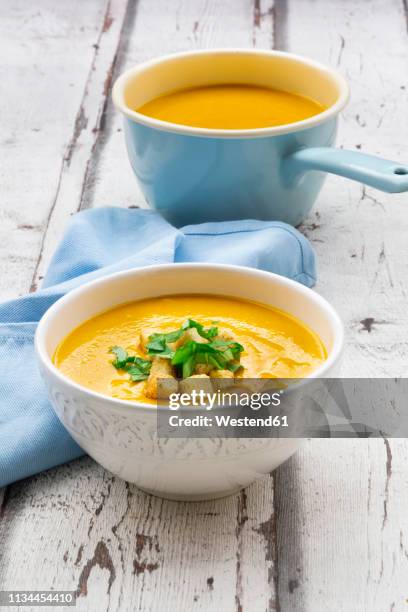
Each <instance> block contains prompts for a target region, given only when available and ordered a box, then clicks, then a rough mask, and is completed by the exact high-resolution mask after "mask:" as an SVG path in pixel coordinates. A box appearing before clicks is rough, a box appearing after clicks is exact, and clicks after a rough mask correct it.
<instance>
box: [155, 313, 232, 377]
mask: <svg viewBox="0 0 408 612" xmlns="http://www.w3.org/2000/svg"><path fill="white" fill-rule="evenodd" d="M192 328H194V329H196V330H197V332H198V333H199V335H200V336H201V337H202V338H204V339H205V340H208V341H209V342H196V341H195V340H188V341H187V342H185V343H184V344H183V345H182V346H180V347H178V348H177V349H176V350H175V351H174V350H172V348H171V347H169V346H168V345H169V344H171V343H173V342H176V341H177V340H179V338H181V337H182V335H183V333H184V332H185V331H187V330H188V329H192ZM216 336H218V327H208V328H205V327H204V326H203V325H201V323H198V322H197V321H194V320H193V319H188V320H187V321H186V322H185V323H183V325H182V326H181V328H180V329H178V330H176V331H174V332H170V333H168V334H152V335H151V336H150V338H149V342H148V343H147V346H146V348H147V352H148V354H149V355H155V356H157V357H163V358H166V359H171V363H172V365H174V366H176V369H177V374H178V375H179V377H182V378H187V376H191V375H192V374H193V373H194V370H195V367H196V365H198V364H205V365H209V366H210V367H211V368H212V369H216V370H231V372H236V371H237V370H239V368H240V367H241V365H240V364H239V360H240V355H241V353H242V351H243V350H244V347H243V346H242V345H241V344H239V343H238V342H230V341H228V340H223V339H221V338H219V339H217V340H216V339H215V338H216Z"/></svg>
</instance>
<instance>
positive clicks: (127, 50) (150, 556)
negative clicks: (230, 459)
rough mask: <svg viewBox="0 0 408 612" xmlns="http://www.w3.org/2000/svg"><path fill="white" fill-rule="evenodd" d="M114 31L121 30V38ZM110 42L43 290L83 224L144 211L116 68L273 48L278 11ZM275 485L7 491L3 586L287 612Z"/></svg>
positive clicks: (44, 486)
mask: <svg viewBox="0 0 408 612" xmlns="http://www.w3.org/2000/svg"><path fill="white" fill-rule="evenodd" d="M115 6H117V7H119V8H118V10H119V9H120V7H121V5H120V4H118V3H116V4H115ZM109 15H112V7H111V9H110V12H109ZM114 27H117V28H118V24H117V23H116V26H115V25H114V24H113V23H110V28H109V31H110V32H111V33H112V31H113V28H114ZM119 31H120V30H116V32H117V34H118V35H119ZM103 34H104V39H103V41H100V42H99V43H98V44H99V49H98V58H97V59H95V57H94V58H93V61H94V63H95V62H96V61H97V62H98V66H97V70H96V73H97V74H93V72H91V73H90V75H89V79H88V81H87V86H86V87H85V89H84V90H83V95H82V99H81V100H80V105H79V106H78V107H77V108H79V109H80V110H79V111H78V112H77V121H76V124H77V131H78V133H77V136H75V138H74V140H73V141H72V146H70V147H69V149H68V153H67V151H64V150H63V149H62V150H61V151H60V156H59V160H60V162H61V164H62V165H61V180H60V186H59V190H58V193H57V196H56V199H55V202H54V205H53V207H52V210H51V211H50V214H49V218H48V223H47V227H46V233H45V235H44V240H43V247H42V251H41V259H40V260H39V262H38V266H37V270H36V273H35V275H34V279H33V285H35V284H36V283H37V282H38V280H39V279H40V277H41V275H42V273H43V270H44V268H45V266H46V265H47V263H48V261H49V257H50V254H51V253H52V250H53V248H54V246H55V244H56V241H57V240H58V238H59V237H60V235H61V234H62V231H63V226H64V224H65V222H66V220H67V218H68V217H69V215H70V214H71V213H73V212H75V211H76V210H78V209H79V208H84V207H88V206H94V205H104V204H112V203H116V204H118V205H125V206H126V205H129V204H135V202H137V203H140V199H138V198H139V196H137V188H136V183H135V179H134V177H133V176H132V174H131V172H130V170H129V168H128V166H127V161H125V159H126V153H125V149H124V143H123V134H121V132H120V129H121V128H120V126H121V120H120V118H119V117H118V116H117V115H116V113H114V112H113V109H112V104H111V102H110V101H109V100H108V99H107V97H106V93H107V92H106V89H105V88H104V87H103V84H104V83H103V80H102V77H103V76H106V72H104V69H105V70H107V71H109V68H108V67H109V66H113V67H114V72H115V74H116V73H117V72H119V71H121V70H123V69H124V68H126V67H127V66H129V65H132V64H134V63H136V62H138V61H141V60H143V59H146V58H148V57H152V56H154V55H159V54H161V53H165V52H170V51H177V50H182V49H188V48H192V47H202V46H251V45H252V44H256V45H258V46H259V45H262V46H269V45H270V44H271V41H272V40H273V11H272V3H271V2H270V1H262V2H255V3H254V5H252V4H251V3H249V2H247V1H246V0H239V2H236V1H233V0H228V1H226V2H214V1H212V2H210V1H204V0H202V1H200V2H195V3H194V4H193V3H190V2H187V1H183V2H174V3H165V2H162V1H159V0H155V1H154V2H152V1H148V0H144V1H142V2H139V3H138V5H137V6H136V3H131V4H130V7H129V10H128V13H127V15H126V17H125V26H124V29H123V31H122V37H121V41H120V44H119V46H117V45H116V50H115V41H117V38H116V37H113V36H112V34H110V36H112V38H108V34H106V37H105V33H103ZM102 42H103V44H102ZM102 46H104V51H103V52H102V50H101V48H102ZM114 53H116V60H114V57H113V55H114ZM101 57H102V59H100V58H101ZM91 61H92V60H91ZM115 61H116V63H115ZM62 65H63V64H62ZM103 68H104V69H103ZM94 72H95V71H94ZM110 76H111V72H109V78H110ZM92 103H93V104H94V105H93V106H92ZM81 105H82V109H84V110H83V112H81ZM84 117H86V118H87V122H86V121H85V120H84ZM101 118H103V121H101ZM78 124H79V126H78ZM72 125H73V124H72ZM94 130H95V131H94ZM74 133H75V130H74ZM67 155H68V157H69V163H67V161H66V159H65V158H66V157H67ZM272 484H273V483H272V478H271V477H268V478H266V479H265V481H264V482H262V483H257V484H255V485H254V486H252V487H250V488H249V489H248V490H247V491H246V492H245V493H242V494H240V495H238V496H235V497H232V498H229V499H227V500H221V501H218V502H208V503H205V504H191V505H189V504H177V503H174V502H167V501H162V500H159V499H156V498H152V497H148V496H146V495H144V494H143V493H141V492H139V491H137V489H136V488H134V487H132V486H128V485H126V484H125V483H124V482H123V481H120V480H117V479H114V478H113V477H111V476H110V475H109V474H107V473H106V472H104V471H103V470H102V469H101V468H100V467H99V466H97V465H95V464H94V463H93V462H91V461H90V460H89V459H85V460H83V461H78V462H75V463H73V464H71V465H69V466H65V467H62V468H59V469H56V470H51V471H49V472H48V473H46V474H42V475H40V476H38V477H36V478H33V479H28V480H27V481H24V482H22V483H17V484H16V485H14V486H12V487H9V489H8V493H7V498H6V503H5V504H3V519H2V520H1V522H0V543H1V548H0V550H1V552H0V575H2V577H3V578H2V582H1V586H2V588H7V586H8V587H9V588H11V587H12V586H13V588H17V587H16V584H18V588H24V586H25V585H27V587H28V585H31V586H33V584H32V579H33V576H35V582H36V584H40V583H41V585H42V586H41V587H40V588H51V587H53V588H66V589H71V588H75V589H78V592H79V595H80V596H79V603H78V609H80V610H94V609H95V608H96V607H97V608H98V609H107V607H108V606H109V608H110V609H120V610H127V609H129V610H134V609H140V610H151V609H163V610H173V609H178V610H190V609H192V607H194V608H195V609H198V610H205V611H206V612H207V611H211V610H214V611H215V610H217V611H218V610H220V609H222V610H225V611H226V612H228V611H229V610H231V611H235V610H248V609H250V610H251V611H254V612H257V611H258V610H259V611H260V612H261V611H262V612H263V611H264V610H275V609H277V608H278V602H277V601H276V589H275V575H276V565H275V523H274V514H273V486H272ZM50 533H52V534H55V537H54V538H51V537H50Z"/></svg>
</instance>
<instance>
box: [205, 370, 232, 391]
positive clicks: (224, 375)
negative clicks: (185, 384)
mask: <svg viewBox="0 0 408 612" xmlns="http://www.w3.org/2000/svg"><path fill="white" fill-rule="evenodd" d="M210 378H211V382H212V384H213V387H214V388H215V389H217V390H218V391H220V390H222V389H228V388H229V387H231V385H233V384H234V374H233V373H232V372H231V371H230V370H211V372H210Z"/></svg>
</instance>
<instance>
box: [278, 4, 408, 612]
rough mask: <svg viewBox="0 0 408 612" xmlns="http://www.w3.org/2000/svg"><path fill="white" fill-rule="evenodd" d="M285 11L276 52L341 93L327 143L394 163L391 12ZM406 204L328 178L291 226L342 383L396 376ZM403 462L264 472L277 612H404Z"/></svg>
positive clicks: (383, 7)
mask: <svg viewBox="0 0 408 612" xmlns="http://www.w3.org/2000/svg"><path fill="white" fill-rule="evenodd" d="M287 9H288V22H287V31H286V42H287V45H288V50H291V51H294V52H297V53H304V54H306V55H309V56H311V57H314V58H315V59H317V60H320V61H324V62H327V63H329V64H330V65H332V66H334V67H335V66H337V67H338V69H339V70H340V71H341V72H342V73H343V74H344V75H345V76H346V78H347V79H348V80H349V82H350V85H351V90H352V97H351V101H350V104H349V106H348V107H347V109H346V110H345V112H344V114H343V120H342V122H341V125H340V137H339V144H340V145H341V146H344V147H346V148H351V149H358V150H359V149H361V150H363V151H366V152H368V153H373V154H378V155H382V156H384V157H390V158H391V159H396V160H398V159H400V160H405V161H406V160H407V159H408V145H407V142H408V139H407V136H408V115H407V113H406V108H407V103H408V83H407V75H408V72H407V67H408V60H407V57H408V36H407V29H406V21H405V16H404V11H403V4H402V3H401V2H397V1H387V0H376V1H375V2H369V3H366V2H354V1H353V2H352V1H345V2H330V3H327V2H325V1H324V0H321V1H320V0H316V1H315V2H313V3H311V2H308V1H307V0H300V1H297V0H292V1H289V2H288V5H287ZM406 203H407V197H406V194H400V195H396V196H392V195H387V194H382V193H380V192H378V191H375V190H372V189H368V188H367V189H366V188H364V187H363V186H361V185H360V184H358V183H352V182H348V181H344V180H342V179H339V178H334V177H332V178H329V179H328V180H327V182H326V184H325V187H324V189H323V191H322V193H321V195H320V197H319V201H318V205H317V207H316V210H315V213H314V214H312V216H311V218H310V219H309V220H308V222H307V223H306V224H305V225H304V227H303V230H302V231H303V232H304V233H305V234H306V235H307V236H308V237H309V238H310V240H312V242H313V244H314V246H315V249H316V252H317V256H318V262H319V283H318V286H317V290H318V291H319V292H320V293H322V294H323V295H324V296H325V297H327V298H328V299H329V300H330V301H331V302H332V303H333V304H334V305H335V306H336V308H337V309H338V311H339V313H340V315H341V317H342V319H343V321H344V322H345V325H346V334H347V349H346V354H345V359H344V367H343V373H344V376H355V374H356V373H357V372H358V375H359V376H374V377H381V376H385V377H387V376H388V377H393V376H405V375H406V372H407V361H408V359H407V358H408V346H407V331H408V311H407V308H406V280H405V279H406V278H407V274H408V257H407V244H406V234H407V229H408V217H407V215H406ZM407 453H408V443H407V441H405V440H389V441H386V440H371V441H367V440H357V441H352V440H324V441H323V440H322V441H317V440H315V441H311V442H309V443H308V444H307V445H306V446H305V447H304V449H303V450H302V451H301V452H299V453H298V454H297V455H296V456H295V457H294V458H293V459H292V460H291V461H290V462H289V463H287V464H286V465H284V466H282V468H280V469H279V470H278V472H277V475H276V483H277V489H276V497H277V499H276V504H277V508H276V517H277V518H276V520H277V529H278V541H279V546H278V564H279V597H280V602H281V606H282V609H284V610H286V609H287V610H291V611H292V610H293V611H301V610H302V611H303V610H338V611H347V612H348V611H350V610H353V612H360V611H366V610H370V611H372V610H374V611H376V612H377V611H378V612H382V611H383V610H394V611H401V612H402V611H403V610H406V605H407V604H406V598H407V597H408V591H407V578H406V577H407V574H408V557H407V555H406V548H405V542H406V540H407V537H408V536H407V534H408V513H407V512H404V510H403V508H407V507H408V493H407V486H406V483H407V475H406V467H405V466H406V460H407ZM400 513H401V514H400ZM401 542H402V544H401Z"/></svg>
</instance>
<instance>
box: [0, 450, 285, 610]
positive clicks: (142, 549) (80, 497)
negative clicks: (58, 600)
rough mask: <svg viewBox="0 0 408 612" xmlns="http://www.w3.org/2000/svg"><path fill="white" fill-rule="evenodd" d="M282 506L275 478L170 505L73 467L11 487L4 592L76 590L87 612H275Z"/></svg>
mask: <svg viewBox="0 0 408 612" xmlns="http://www.w3.org/2000/svg"><path fill="white" fill-rule="evenodd" d="M272 496H273V489H272V486H271V479H270V478H267V480H266V482H265V483H258V484H256V485H254V486H253V487H250V489H249V490H248V493H245V492H242V493H240V494H238V495H235V496H233V497H229V498H226V499H223V500H219V501H214V502H204V503H191V504H189V503H177V502H168V501H164V500H160V499H157V498H153V497H150V496H147V495H145V494H144V493H142V492H140V491H139V490H138V489H137V488H136V487H134V486H132V485H127V484H126V485H125V484H124V483H123V481H121V480H119V479H117V478H115V477H113V476H111V475H110V474H108V473H107V472H105V471H104V470H103V469H102V468H100V467H99V466H95V464H94V463H93V462H92V461H91V460H90V459H84V460H82V461H76V462H73V463H71V464H68V465H66V466H64V467H62V468H60V469H59V470H52V471H49V472H48V473H45V474H42V475H40V476H38V477H35V478H32V479H30V480H27V481H24V482H21V483H18V484H16V485H14V486H13V487H10V493H9V496H8V499H7V503H6V504H5V505H4V508H3V520H2V521H1V522H0V544H1V546H0V567H1V576H2V579H1V587H2V588H3V589H7V588H9V589H16V588H21V589H29V588H34V587H35V588H41V589H66V590H72V589H73V590H76V591H77V594H78V603H77V609H78V610H95V609H98V610H99V609H101V610H102V609H109V610H119V609H120V610H121V612H122V611H123V612H126V611H129V612H131V611H133V610H164V611H166V610H169V611H170V610H174V609H177V610H186V611H187V610H191V609H194V610H202V611H203V612H204V611H205V612H211V611H214V612H216V611H217V612H218V611H219V610H223V612H224V611H225V612H234V611H236V610H239V609H242V610H254V611H255V612H256V611H264V610H268V609H269V610H274V609H275V601H274V595H273V554H274V553H273V551H272V545H273V541H274V539H273V538H274V536H273V528H274V527H273V521H272V522H271V508H272ZM260 502H262V503H260ZM271 532H272V533H271Z"/></svg>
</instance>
